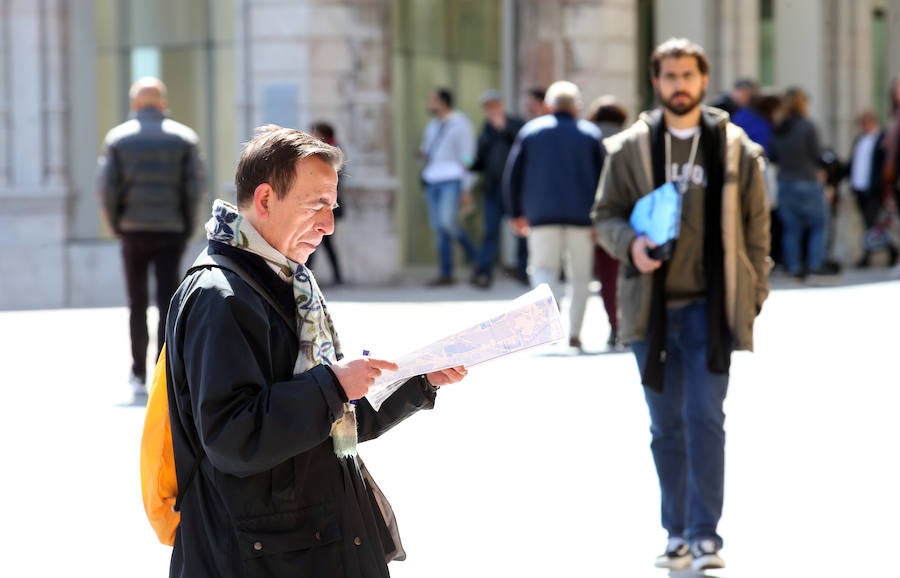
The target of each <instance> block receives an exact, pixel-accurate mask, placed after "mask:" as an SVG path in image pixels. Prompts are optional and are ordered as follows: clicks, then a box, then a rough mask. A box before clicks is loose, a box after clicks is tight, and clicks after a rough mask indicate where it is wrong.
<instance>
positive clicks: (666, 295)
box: [592, 38, 769, 571]
mask: <svg viewBox="0 0 900 578" xmlns="http://www.w3.org/2000/svg"><path fill="white" fill-rule="evenodd" d="M650 68H651V71H652V79H651V80H652V82H653V87H654V89H655V91H656V95H657V98H658V100H659V102H660V104H661V105H662V106H661V108H659V109H657V110H654V111H651V112H645V113H643V114H642V115H641V117H640V119H639V120H638V121H637V122H636V123H635V124H634V125H632V127H631V128H629V129H627V130H625V131H623V132H622V133H619V134H618V135H615V136H613V137H611V138H609V139H607V140H606V141H604V142H605V144H606V146H607V149H608V153H609V158H608V160H607V162H606V164H605V166H604V169H603V175H602V176H601V179H600V186H599V187H598V190H597V198H596V201H595V203H594V209H593V212H592V217H593V220H594V223H595V225H596V228H597V233H598V241H599V243H600V244H601V245H602V246H603V248H604V249H606V250H607V251H608V252H609V253H610V254H611V255H613V256H614V257H616V258H617V259H619V260H621V261H622V262H623V263H625V264H629V265H631V266H630V267H622V268H621V272H620V275H619V295H618V297H619V299H618V308H619V335H620V337H621V339H622V340H623V341H624V342H626V343H630V344H631V346H632V349H633V351H634V353H635V357H636V359H637V363H638V368H639V370H640V372H641V381H642V383H643V385H644V395H645V399H646V402H647V406H648V408H649V413H650V424H651V427H650V431H651V434H652V443H651V450H652V453H653V459H654V462H655V464H656V471H657V475H658V477H659V485H660V494H661V498H662V507H661V517H662V526H663V528H664V529H665V530H666V532H667V533H668V538H669V540H668V544H667V547H666V550H665V552H664V553H663V554H662V555H661V556H659V557H658V558H657V560H656V565H657V566H658V567H661V568H670V569H683V568H687V567H689V566H691V567H693V569H694V570H697V571H701V570H705V569H709V568H721V567H723V566H724V565H725V563H724V561H723V560H722V558H721V557H720V556H719V550H720V549H721V547H722V538H721V537H720V536H719V534H718V532H717V526H718V523H719V518H720V516H721V512H722V502H723V486H724V479H725V431H724V421H725V414H724V411H723V407H722V406H723V403H724V400H725V395H726V392H727V390H728V372H729V365H730V359H731V352H732V351H733V350H750V349H752V347H753V323H754V320H755V318H756V316H757V315H758V314H759V312H760V309H761V307H762V304H763V301H764V300H765V298H766V296H767V295H768V292H769V286H768V272H769V260H768V254H769V209H768V205H767V201H766V189H765V181H764V179H763V162H764V156H763V151H762V149H761V148H760V147H759V145H757V144H755V143H753V142H752V141H751V140H750V139H748V138H747V136H746V134H745V133H744V131H743V130H742V129H740V128H739V127H737V126H735V125H734V124H732V123H730V122H729V121H728V115H727V114H726V113H723V112H722V111H719V110H716V109H709V108H706V107H704V106H702V105H701V104H700V103H701V102H702V100H703V97H704V94H705V91H706V87H707V83H708V74H709V63H708V61H707V59H706V56H705V54H704V52H703V49H702V48H701V47H700V46H698V45H697V44H695V43H693V42H691V41H690V40H686V39H681V38H679V39H670V40H667V41H666V42H664V43H662V44H661V45H660V46H658V47H657V48H656V50H655V51H654V52H653V55H652V56H651V61H650ZM666 182H672V183H673V184H675V185H676V187H677V189H678V190H679V191H680V193H681V204H682V210H681V217H680V218H681V223H680V235H679V237H678V239H677V241H676V244H675V248H674V251H673V253H672V256H671V258H670V259H669V260H666V261H660V260H657V259H654V258H652V257H651V256H650V255H649V254H648V250H649V249H652V248H654V247H655V244H654V243H653V242H652V241H651V240H650V239H648V238H647V237H645V236H642V235H639V234H638V233H636V232H635V231H634V230H633V229H632V228H631V226H630V224H629V215H630V214H631V211H632V209H633V208H634V206H635V203H636V202H637V201H638V199H640V198H641V197H643V196H644V195H647V194H648V193H650V192H651V191H652V190H653V189H656V188H657V187H660V186H662V185H663V184H665V183H666Z"/></svg>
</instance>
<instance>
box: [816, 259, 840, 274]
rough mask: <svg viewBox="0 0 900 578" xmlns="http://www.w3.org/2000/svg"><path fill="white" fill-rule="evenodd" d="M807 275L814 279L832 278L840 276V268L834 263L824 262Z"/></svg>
mask: <svg viewBox="0 0 900 578" xmlns="http://www.w3.org/2000/svg"><path fill="white" fill-rule="evenodd" d="M809 274H810V275H811V276H814V277H828V276H832V277H833V276H835V275H840V274H841V266H840V265H838V264H837V263H835V262H834V261H825V262H824V263H822V266H821V267H819V268H818V269H816V270H814V271H810V272H809Z"/></svg>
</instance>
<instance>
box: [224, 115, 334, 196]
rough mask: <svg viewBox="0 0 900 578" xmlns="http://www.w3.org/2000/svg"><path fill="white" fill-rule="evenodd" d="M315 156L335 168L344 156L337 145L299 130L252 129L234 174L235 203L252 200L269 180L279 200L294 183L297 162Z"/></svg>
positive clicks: (279, 128)
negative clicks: (251, 134) (255, 193)
mask: <svg viewBox="0 0 900 578" xmlns="http://www.w3.org/2000/svg"><path fill="white" fill-rule="evenodd" d="M308 157H318V158H320V159H322V160H323V161H325V162H326V163H328V164H330V165H331V166H333V167H334V170H335V171H339V170H340V169H341V166H342V165H343V164H344V155H343V153H342V152H341V150H340V149H339V148H337V147H333V146H331V145H328V144H325V143H324V142H322V141H321V140H319V139H317V138H316V137H314V136H312V135H311V134H307V133H305V132H303V131H300V130H296V129H292V128H283V127H280V126H278V125H274V124H267V125H265V126H261V127H259V128H257V129H256V134H255V136H254V137H253V140H251V141H250V142H248V143H246V144H245V145H244V149H243V151H241V158H240V160H238V165H237V170H236V171H235V174H234V184H235V188H236V189H237V204H238V206H239V207H246V206H247V205H248V204H249V203H252V202H253V194H254V192H255V191H256V187H258V186H259V185H261V184H263V183H269V184H270V185H271V186H272V189H273V190H274V191H275V196H276V197H278V198H279V199H283V198H284V196H285V195H286V194H287V192H288V191H289V190H290V189H291V186H292V185H293V184H294V177H295V176H296V174H297V161H300V160H302V159H305V158H308Z"/></svg>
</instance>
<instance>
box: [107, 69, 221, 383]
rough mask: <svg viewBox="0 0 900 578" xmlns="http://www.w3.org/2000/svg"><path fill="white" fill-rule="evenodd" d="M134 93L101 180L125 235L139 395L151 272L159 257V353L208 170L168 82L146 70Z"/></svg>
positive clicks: (111, 137) (111, 217) (112, 137)
mask: <svg viewBox="0 0 900 578" xmlns="http://www.w3.org/2000/svg"><path fill="white" fill-rule="evenodd" d="M128 95H129V98H130V101H131V114H132V117H131V119H130V120H128V121H126V122H124V123H122V124H120V125H118V126H116V127H114V128H113V129H112V130H110V131H109V132H108V133H107V134H106V139H105V141H104V145H103V147H104V150H103V156H102V158H101V160H100V167H99V174H98V179H97V183H98V194H99V197H100V200H101V202H102V206H103V210H104V214H105V217H106V220H107V222H108V223H109V226H110V228H111V229H112V230H113V232H114V233H115V234H116V236H117V237H118V238H119V240H120V241H121V242H122V261H123V263H124V265H125V284H126V288H127V290H128V308H129V326H130V332H131V358H132V362H131V373H130V375H129V377H128V383H129V386H130V387H131V389H132V391H133V393H134V394H135V395H146V385H145V383H146V379H147V348H148V347H149V344H150V338H149V335H148V329H147V307H148V305H149V293H148V288H147V281H148V274H149V273H148V272H149V269H150V266H151V265H152V266H153V273H154V276H155V277H156V307H157V309H158V311H159V323H158V324H157V334H156V335H157V340H156V346H157V354H158V353H159V349H160V348H161V347H162V344H163V340H164V337H165V328H166V311H167V310H168V308H169V300H170V299H171V298H172V294H173V293H175V289H176V288H177V287H178V282H179V280H180V277H181V274H180V266H181V257H182V255H183V254H184V250H185V245H186V243H187V240H188V238H189V237H190V236H191V233H192V232H193V231H194V224H195V218H196V214H197V206H198V204H199V203H200V201H201V199H202V198H203V195H204V189H205V175H204V169H203V161H202V159H201V157H200V152H199V149H198V146H197V134H196V133H195V132H194V131H193V130H191V129H190V128H188V127H187V126H185V125H183V124H181V123H178V122H176V121H174V120H172V119H171V118H169V116H168V103H167V100H166V85H165V84H164V83H163V82H162V81H161V80H159V79H158V78H151V77H145V78H141V79H140V80H138V81H137V82H135V83H134V84H133V85H132V86H131V90H130V91H129V93H128Z"/></svg>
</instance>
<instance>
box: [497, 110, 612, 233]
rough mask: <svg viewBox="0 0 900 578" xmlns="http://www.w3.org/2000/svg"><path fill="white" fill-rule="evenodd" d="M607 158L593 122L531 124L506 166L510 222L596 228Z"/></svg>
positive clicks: (556, 118) (558, 117) (558, 116)
mask: <svg viewBox="0 0 900 578" xmlns="http://www.w3.org/2000/svg"><path fill="white" fill-rule="evenodd" d="M605 156H606V149H604V148H603V142H602V138H601V132H600V129H598V128H597V126H596V125H594V124H593V123H591V122H589V121H586V120H578V119H576V118H574V117H573V116H571V115H569V114H565V113H555V114H547V115H544V116H541V117H538V118H536V119H534V120H532V121H530V122H528V123H527V124H526V125H525V126H524V127H522V130H521V131H520V132H519V136H518V137H516V142H515V144H514V145H513V148H512V151H510V153H509V159H508V160H507V162H506V171H505V174H504V186H503V196H504V201H505V203H506V206H507V209H508V211H509V214H510V216H511V217H513V218H515V217H521V216H524V217H525V218H527V219H528V223H529V224H530V225H531V226H539V225H583V226H590V224H591V206H592V205H593V203H594V195H595V194H596V192H597V184H598V183H599V181H600V170H601V169H602V168H603V159H604V157H605Z"/></svg>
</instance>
